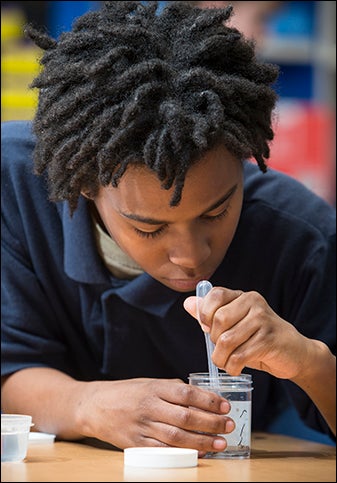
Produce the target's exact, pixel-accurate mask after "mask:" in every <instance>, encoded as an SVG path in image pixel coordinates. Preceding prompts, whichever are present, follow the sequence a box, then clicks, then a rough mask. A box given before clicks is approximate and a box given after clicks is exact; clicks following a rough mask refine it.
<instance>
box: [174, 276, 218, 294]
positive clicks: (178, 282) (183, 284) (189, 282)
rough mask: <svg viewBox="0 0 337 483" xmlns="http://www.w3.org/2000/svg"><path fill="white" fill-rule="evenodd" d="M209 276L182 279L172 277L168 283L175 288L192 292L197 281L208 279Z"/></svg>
mask: <svg viewBox="0 0 337 483" xmlns="http://www.w3.org/2000/svg"><path fill="white" fill-rule="evenodd" d="M207 278H208V277H198V278H193V279H192V278H181V279H177V278H175V279H170V280H168V283H169V285H170V287H172V288H173V289H174V290H183V291H186V292H191V291H193V290H195V288H196V286H197V283H198V282H200V280H206V279H207Z"/></svg>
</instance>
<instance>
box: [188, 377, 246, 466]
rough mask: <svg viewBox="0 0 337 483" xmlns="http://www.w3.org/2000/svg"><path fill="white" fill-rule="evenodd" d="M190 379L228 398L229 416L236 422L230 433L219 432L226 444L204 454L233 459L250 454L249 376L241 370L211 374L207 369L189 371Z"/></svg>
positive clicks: (195, 384)
mask: <svg viewBox="0 0 337 483" xmlns="http://www.w3.org/2000/svg"><path fill="white" fill-rule="evenodd" d="M189 383H190V384H192V385H193V386H198V387H200V388H202V389H206V390H207V391H212V392H215V393H216V394H219V395H220V396H222V397H224V398H225V399H227V400H228V401H229V403H230V405H231V410H230V412H229V413H228V416H229V417H230V418H232V419H233V421H234V422H235V429H234V431H232V432H231V433H228V434H222V435H221V436H223V437H224V438H225V439H226V441H227V447H226V449H225V450H224V451H220V452H216V451H214V452H209V453H207V454H206V455H205V458H219V459H234V458H241V459H243V458H249V457H250V448H251V409H252V390H253V387H252V376H251V375H250V374H240V375H239V376H231V375H229V374H226V373H219V376H218V377H211V376H210V375H209V373H208V372H199V373H191V374H190V375H189Z"/></svg>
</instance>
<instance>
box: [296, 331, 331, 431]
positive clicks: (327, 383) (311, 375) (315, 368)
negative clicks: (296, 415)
mask: <svg viewBox="0 0 337 483" xmlns="http://www.w3.org/2000/svg"><path fill="white" fill-rule="evenodd" d="M308 353H309V356H308V358H307V361H306V364H305V365H304V368H303V372H302V374H301V375H300V376H298V377H296V378H294V379H292V381H293V382H295V383H296V384H297V385H298V386H299V387H301V388H302V389H303V390H304V391H305V392H306V393H307V394H308V396H309V397H310V398H311V400H312V401H313V402H314V403H315V405H316V407H317V408H318V409H319V411H320V412H321V414H322V416H323V417H324V419H325V420H326V422H327V424H328V425H329V427H330V429H331V431H332V432H333V433H334V434H335V435H336V357H335V356H334V355H333V354H332V353H331V351H330V350H329V348H328V347H327V346H326V345H325V344H323V343H322V342H320V341H317V340H314V341H313V340H311V341H310V343H309V351H308Z"/></svg>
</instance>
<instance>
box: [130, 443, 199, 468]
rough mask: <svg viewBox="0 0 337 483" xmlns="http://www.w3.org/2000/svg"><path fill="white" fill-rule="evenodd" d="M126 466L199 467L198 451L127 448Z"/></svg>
mask: <svg viewBox="0 0 337 483" xmlns="http://www.w3.org/2000/svg"><path fill="white" fill-rule="evenodd" d="M124 465H125V466H137V467H142V468H188V467H192V466H197V465H198V451H197V450H196V449H188V448H160V447H158V448H157V447H144V448H143V447H136V448H125V450H124Z"/></svg>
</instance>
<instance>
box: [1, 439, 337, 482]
mask: <svg viewBox="0 0 337 483" xmlns="http://www.w3.org/2000/svg"><path fill="white" fill-rule="evenodd" d="M123 457H124V454H123V452H122V451H114V450H111V449H103V448H98V447H95V446H92V445H88V444H83V443H73V442H64V441H56V442H55V443H50V444H36V443H35V444H30V445H29V448H28V454H27V458H26V459H25V461H23V462H21V463H1V481H3V482H5V481H14V482H21V481H46V482H47V481H55V482H62V481H90V482H95V481H101V482H103V481H119V482H122V481H144V482H145V481H147V482H151V481H158V482H160V481H177V482H178V481H179V482H183V481H223V482H225V481H230V482H234V481H242V482H249V481H259V482H262V481H283V482H286V481H292V482H293V481H296V482H297V481H315V482H316V481H322V482H329V481H334V482H335V481H336V448H335V447H334V446H328V445H324V444H319V443H314V442H311V441H304V440H301V439H295V438H291V437H288V436H280V435H275V434H274V435H272V434H269V435H268V434H264V433H254V434H253V435H252V455H251V458H249V459H242V460H239V459H238V460H216V459H199V460H198V466H197V467H195V468H182V469H152V468H149V469H148V468H128V467H124V458H123Z"/></svg>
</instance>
